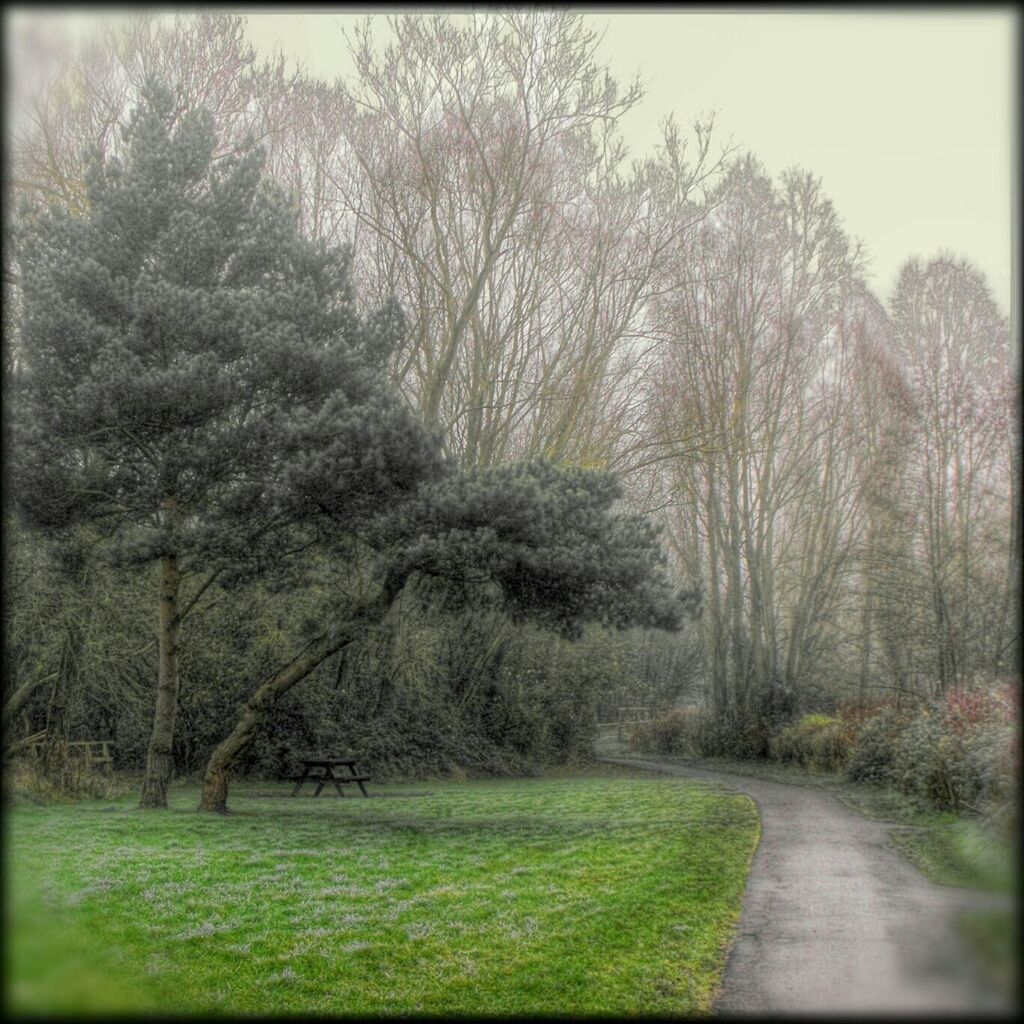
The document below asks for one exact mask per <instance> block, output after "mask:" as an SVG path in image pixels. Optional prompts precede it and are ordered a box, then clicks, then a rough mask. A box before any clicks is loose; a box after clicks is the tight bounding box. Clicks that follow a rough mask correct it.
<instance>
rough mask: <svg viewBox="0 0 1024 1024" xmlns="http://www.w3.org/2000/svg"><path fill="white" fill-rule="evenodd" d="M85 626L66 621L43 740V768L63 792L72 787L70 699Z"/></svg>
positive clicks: (80, 655) (76, 675)
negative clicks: (58, 666) (69, 749)
mask: <svg viewBox="0 0 1024 1024" xmlns="http://www.w3.org/2000/svg"><path fill="white" fill-rule="evenodd" d="M82 647H83V636H82V626H81V624H80V623H79V622H77V621H75V620H74V619H73V618H72V619H71V620H70V621H69V622H68V623H67V625H66V629H65V634H64V645H63V648H62V649H61V654H60V668H59V669H58V671H57V675H56V678H55V679H54V681H53V689H52V690H51V691H50V706H49V707H48V708H47V715H46V739H45V740H44V741H43V749H42V769H43V774H44V775H45V776H46V778H47V779H48V780H49V781H50V782H51V783H52V784H53V785H54V786H55V787H56V788H57V790H58V791H59V792H61V793H67V792H69V791H70V789H71V779H70V772H69V765H68V736H69V734H70V727H71V721H70V718H69V716H68V701H69V700H70V695H71V693H72V692H73V691H74V689H75V687H76V685H77V683H78V678H79V674H80V671H79V670H80V665H81V660H82Z"/></svg>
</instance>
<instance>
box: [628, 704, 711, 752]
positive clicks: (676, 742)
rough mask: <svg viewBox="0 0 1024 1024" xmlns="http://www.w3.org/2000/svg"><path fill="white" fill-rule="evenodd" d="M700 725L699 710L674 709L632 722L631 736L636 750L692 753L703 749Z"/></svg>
mask: <svg viewBox="0 0 1024 1024" xmlns="http://www.w3.org/2000/svg"><path fill="white" fill-rule="evenodd" d="M700 728H701V714H700V712H699V711H696V710H689V711H684V710H682V709H677V710H673V711H668V712H666V713H665V714H663V715H661V716H659V717H658V718H655V719H652V720H651V721H649V722H639V723H638V724H637V725H636V726H634V728H633V731H632V733H631V734H630V740H631V742H632V743H633V746H635V747H636V748H637V750H639V751H641V752H643V753H645V754H666V755H670V756H671V755H675V756H682V757H693V756H696V755H698V754H701V753H703V751H702V749H701V744H700V738H699V737H700Z"/></svg>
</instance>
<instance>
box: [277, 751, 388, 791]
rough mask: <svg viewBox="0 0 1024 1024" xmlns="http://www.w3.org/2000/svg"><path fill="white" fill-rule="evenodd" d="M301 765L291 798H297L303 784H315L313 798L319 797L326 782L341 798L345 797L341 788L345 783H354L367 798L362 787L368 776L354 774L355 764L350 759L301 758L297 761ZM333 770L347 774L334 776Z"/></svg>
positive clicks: (367, 780) (368, 778) (353, 760)
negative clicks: (346, 772) (316, 771)
mask: <svg viewBox="0 0 1024 1024" xmlns="http://www.w3.org/2000/svg"><path fill="white" fill-rule="evenodd" d="M299 764H301V765H302V768H303V771H302V774H301V775H299V776H296V778H295V788H294V789H293V790H292V794H291V795H292V796H298V795H299V790H300V789H302V786H303V784H304V783H305V782H307V781H309V782H316V783H317V787H316V792H315V793H314V794H313V796H319V795H320V790H322V789H323V788H324V786H326V785H327V783H328V782H330V783H332V784H333V785H334V788H335V789H336V790H337V791H338V796H341V797H343V796H344V795H345V792H344V790H343V789H342V786H343V785H344V784H345V783H352V782H354V783H355V784H356V785H357V786H358V787H359V788H360V790H361V791H362V794H363V796H369V795H370V794H369V793H367V792H366V787H365V786H364V785H363V783H364V782H369V781H370V776H369V775H358V774H357V773H356V762H355V759H354V758H351V757H311V758H302V759H301V760H300V761H299ZM314 768H319V769H321V770H320V772H319V773H317V774H315V775H314V774H313V769H314ZM335 768H347V769H348V774H347V775H346V774H341V775H335V774H334V769H335Z"/></svg>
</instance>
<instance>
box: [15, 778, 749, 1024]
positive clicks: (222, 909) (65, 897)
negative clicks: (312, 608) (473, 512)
mask: <svg viewBox="0 0 1024 1024" xmlns="http://www.w3.org/2000/svg"><path fill="white" fill-rule="evenodd" d="M373 788H374V789H375V791H376V792H377V793H381V794H385V796H384V797H383V798H381V799H371V800H363V799H362V798H358V797H357V798H351V799H345V800H337V799H335V798H326V799H325V798H324V797H321V798H319V799H318V800H313V799H311V798H305V799H304V798H298V799H294V800H293V799H289V798H288V797H287V796H286V795H285V794H286V792H287V790H286V787H284V786H282V785H280V784H270V783H268V784H264V785H262V786H261V785H258V784H256V785H249V786H238V787H236V789H234V790H233V791H232V804H233V807H234V809H235V811H236V813H235V814H233V815H231V816H229V817H228V818H226V819H225V818H219V817H210V816H201V815H198V814H195V813H192V812H193V808H194V807H195V805H196V800H197V793H196V791H195V790H194V789H189V788H182V789H176V790H173V791H172V809H171V810H170V811H169V812H166V813H162V812H140V811H138V810H136V809H135V806H134V805H135V802H136V801H135V798H134V797H131V798H125V799H122V800H118V801H112V802H101V801H96V802H87V803H79V804H74V805H69V806H50V807H16V808H14V809H13V810H11V811H9V813H8V817H7V828H8V835H7V847H8V854H9V870H8V872H7V884H8V900H7V908H8V909H7V927H8V942H7V958H8V963H7V965H6V974H7V982H8V985H7V990H8V1001H9V1007H8V1009H10V1010H14V1011H16V1012H18V1013H28V1012H33V1011H39V1012H62V1011H86V1012H88V1011H92V1012H101V1011H125V1010H135V1011H140V1010H141V1011H147V1010H149V1011H152V1010H162V1011H169V1012H203V1013H217V1012H223V1013H236V1014H237V1013H261V1014H265V1013H289V1012H307V1013H318V1012H319V1013H331V1014H370V1015H385V1014H398V1013H424V1014H430V1013H436V1014H444V1015H451V1014H460V1013H467V1014H510V1013H516V1014H529V1013H546V1014H552V1013H555V1014H558V1013H562V1014H601V1013H610V1014H616V1015H624V1014H636V1013H642V1014H650V1013H671V1014H686V1013H700V1012H703V1011H706V1010H707V1009H708V1007H709V1004H710V1001H711V999H712V997H713V995H714V990H715V986H716V983H717V980H718V977H719V975H720V972H721V969H722V966H723V962H724V955H725V952H726V949H727V946H728V943H729V941H730V939H731V936H732V933H733V930H734V926H735V923H736V920H737V918H738V914H739V908H740V900H741V897H742V893H743V888H744V883H745V879H746V874H747V868H748V864H749V861H750V857H751V856H752V853H753V850H754V848H755V846H756V842H757V836H758V821H757V815H756V811H755V809H754V806H753V804H752V803H751V801H750V800H748V799H747V798H745V797H740V796H735V795H728V794H724V793H722V792H719V791H716V790H714V789H711V788H708V787H704V786H698V785H694V784H692V783H688V782H684V781H681V780H676V779H668V778H666V779H652V778H650V777H645V778H644V777H631V776H629V775H628V774H624V773H615V772H610V773H607V774H604V775H581V776H575V777H572V776H564V777H556V778H545V779H534V780H526V781H523V780H516V781H511V780H508V781H506V780H502V781H487V782H465V783H429V784H417V785H412V786H399V785H390V786H383V785H378V786H375V787H373ZM427 792H429V795H421V796H417V795H414V794H423V793H427Z"/></svg>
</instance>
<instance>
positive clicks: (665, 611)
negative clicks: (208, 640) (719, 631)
mask: <svg viewBox="0 0 1024 1024" xmlns="http://www.w3.org/2000/svg"><path fill="white" fill-rule="evenodd" d="M423 479H424V483H422V484H421V486H420V487H419V488H418V490H417V491H416V492H412V493H409V494H407V495H406V496H405V498H404V500H401V501H398V502H396V503H394V504H393V505H392V506H391V507H390V509H389V510H388V512H387V514H386V515H383V516H380V517H377V518H376V519H375V521H374V525H375V529H374V534H373V537H372V542H373V544H374V546H375V548H376V550H377V553H378V572H379V576H380V579H379V581H378V582H379V586H378V588H377V589H376V590H375V591H372V592H371V593H370V594H369V595H368V596H367V597H365V598H364V599H363V600H362V601H361V602H357V603H355V604H353V603H351V602H344V603H341V602H339V604H338V605H337V606H336V607H335V608H334V609H325V611H324V614H323V615H322V616H321V617H320V621H321V623H322V627H323V628H322V631H321V632H320V634H319V635H318V636H316V637H315V638H313V639H312V640H311V641H310V642H309V643H308V644H307V645H306V647H305V648H304V649H303V650H302V651H300V652H299V653H298V654H297V655H296V657H295V658H293V659H292V660H291V661H290V662H288V663H287V664H286V665H284V666H283V667H282V668H281V669H280V670H279V671H277V672H275V673H273V674H272V675H271V676H270V678H268V679H267V680H266V681H265V682H263V683H262V684H261V685H260V686H259V687H258V688H257V690H256V691H255V692H254V693H253V695H252V697H250V699H249V700H248V701H247V702H246V703H245V705H244V707H243V708H242V709H241V713H240V715H239V717H238V720H237V721H236V722H235V724H234V727H233V728H232V730H231V732H230V733H229V734H228V735H227V736H226V737H225V739H224V740H223V741H222V742H221V743H220V744H219V745H218V746H217V748H216V749H215V750H214V752H213V754H212V755H211V757H210V761H209V763H208V765H207V768H206V772H205V774H204V778H203V789H202V795H201V797H200V804H199V809H200V810H203V811H216V812H222V813H223V812H225V811H226V810H227V794H228V776H229V773H230V771H231V769H232V768H233V767H234V766H235V765H236V764H237V763H238V761H239V760H240V758H241V756H242V754H243V752H244V751H245V750H246V748H247V747H248V745H249V744H250V743H251V742H252V740H253V738H254V737H255V736H256V735H257V733H258V732H259V730H261V729H263V728H265V727H266V725H267V724H268V723H269V722H270V721H271V720H272V717H273V713H274V707H275V705H276V703H277V701H278V700H279V699H280V697H281V696H283V695H284V694H285V693H287V692H288V691H289V690H290V689H291V688H292V687H294V686H295V685H296V684H297V683H299V682H301V681H302V680H303V679H305V678H306V677H307V676H308V675H309V674H310V673H311V672H313V671H314V669H316V668H317V666H319V665H321V664H322V663H323V662H324V661H325V660H326V659H327V658H329V657H331V656H332V655H334V654H337V653H338V652H341V656H342V657H344V656H345V654H346V652H347V651H349V650H351V649H353V648H354V647H356V646H357V645H358V644H359V643H360V642H361V641H362V640H363V639H364V637H365V636H366V633H367V631H368V630H370V629H375V628H380V627H382V626H383V627H384V628H385V629H386V628H388V624H389V621H390V619H391V617H390V616H389V612H390V611H391V609H392V606H393V604H394V603H395V600H396V598H397V597H398V595H399V594H400V593H401V592H402V590H403V588H404V587H405V584H406V582H407V581H408V580H409V579H410V578H412V577H413V576H418V577H420V578H422V577H428V578H430V579H431V580H432V581H434V582H436V583H437V584H438V586H439V587H441V588H442V589H443V590H444V592H445V594H446V595H447V597H448V598H449V599H450V600H451V601H452V603H453V604H454V605H460V604H461V605H465V604H466V603H469V602H473V603H474V604H476V605H480V604H483V603H492V604H495V605H496V606H498V607H501V608H502V609H503V610H504V611H505V612H507V613H508V614H509V615H510V616H511V617H512V618H513V619H514V620H516V621H519V622H525V621H531V622H534V623H537V624H539V625H541V626H543V627H546V628H548V629H550V630H553V631H556V632H559V633H562V634H564V635H566V636H568V637H571V638H575V637H578V636H579V634H580V631H581V627H582V625H583V624H584V623H585V622H601V623H604V624H605V625H608V626H615V627H620V628H623V627H626V626H631V625H644V626H653V627H659V628H664V629H675V628H678V626H679V624H680V621H681V614H682V613H683V612H684V611H686V610H690V611H692V610H695V607H696V603H697V595H696V594H693V593H676V592H674V590H673V587H672V585H671V581H670V577H669V574H668V572H667V571H666V568H665V558H664V555H663V554H662V551H661V548H660V546H659V543H658V539H657V534H656V532H655V530H654V529H653V528H652V527H651V526H650V524H649V523H648V522H647V521H646V520H645V519H644V518H643V517H642V516H640V515H637V514H635V513H630V512H628V511H625V510H624V509H622V508H621V506H620V499H621V497H622V488H621V485H620V484H619V483H618V481H617V480H616V479H615V478H614V476H613V475H612V474H610V473H607V472H603V471H599V470H587V469H580V468H577V467H559V466H555V465H553V464H551V463H549V462H546V461H543V460H534V461H530V462H524V463H517V464H512V465H508V466H501V467H491V468H479V469H474V470H469V471H462V472H460V471H458V470H456V469H455V468H454V467H453V466H451V465H450V464H449V465H444V466H440V467H437V468H436V470H435V472H434V474H433V478H430V477H424V478H423Z"/></svg>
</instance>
